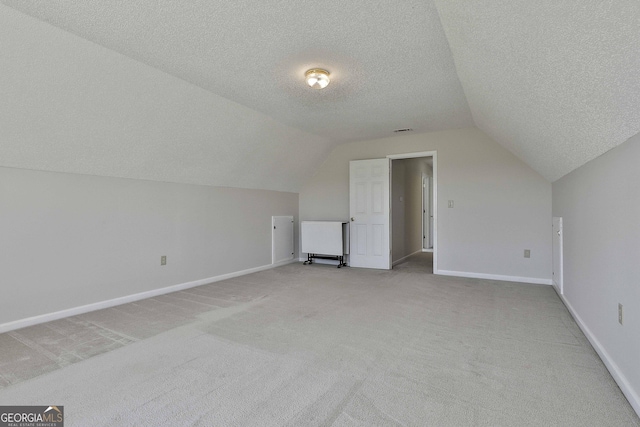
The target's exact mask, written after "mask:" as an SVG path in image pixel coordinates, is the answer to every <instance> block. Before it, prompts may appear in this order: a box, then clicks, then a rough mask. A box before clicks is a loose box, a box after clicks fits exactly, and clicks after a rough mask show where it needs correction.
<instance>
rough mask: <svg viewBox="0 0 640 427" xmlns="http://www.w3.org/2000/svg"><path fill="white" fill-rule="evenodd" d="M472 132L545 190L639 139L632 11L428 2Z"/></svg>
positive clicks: (578, 4)
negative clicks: (518, 163)
mask: <svg viewBox="0 0 640 427" xmlns="http://www.w3.org/2000/svg"><path fill="white" fill-rule="evenodd" d="M436 4H437V7H438V11H439V12H440V16H441V20H442V23H443V27H444V29H445V32H446V34H447V37H448V40H449V44H450V46H451V50H452V53H453V56H454V59H455V63H456V68H457V71H458V75H459V77H460V80H461V82H462V85H463V87H464V91H465V94H466V98H467V100H468V102H469V106H470V108H471V111H472V114H473V118H474V121H475V123H476V125H477V126H478V127H479V128H480V129H482V130H483V131H485V132H486V133H487V134H488V135H489V136H491V137H492V138H493V139H495V140H496V141H497V142H499V143H500V144H501V145H503V146H504V147H506V148H507V149H509V150H510V151H512V152H513V153H514V154H516V155H517V156H519V157H520V158H521V159H523V160H524V161H526V162H527V163H528V164H529V165H531V166H532V167H533V168H534V169H536V170H537V171H538V172H539V173H540V174H542V175H543V176H544V177H545V178H547V179H548V180H550V181H554V180H556V179H558V178H560V177H562V176H564V175H565V174H567V173H569V172H570V171H572V170H573V169H575V168H577V167H579V166H581V165H583V164H584V163H586V162H588V161H589V160H591V159H593V158H595V157H597V156H599V155H600V154H602V153H604V152H606V151H607V150H609V149H611V148H613V147H615V146H617V145H619V144H621V143H622V142H624V141H626V140H627V139H628V138H630V137H631V136H633V135H635V134H637V133H638V132H640V74H639V70H640V49H639V48H638V47H639V46H640V24H639V23H640V2H638V1H637V0H616V1H613V0H608V1H600V0H593V1H584V0H571V1H561V2H559V1H556V0H543V1H528V0H515V1H513V0H508V1H507V0H502V1H494V0H484V1H458V2H452V1H446V0H436Z"/></svg>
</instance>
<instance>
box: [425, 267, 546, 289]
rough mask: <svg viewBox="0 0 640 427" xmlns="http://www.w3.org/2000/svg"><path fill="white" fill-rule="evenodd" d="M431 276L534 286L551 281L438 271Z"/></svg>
mask: <svg viewBox="0 0 640 427" xmlns="http://www.w3.org/2000/svg"><path fill="white" fill-rule="evenodd" d="M433 274H440V275H442V276H456V277H469V278H472V279H488V280H501V281H505V282H520V283H532V284H534V285H551V284H552V283H551V279H538V278H536V277H518V276H502V275H500V274H485V273H469V272H467V271H450V270H438V271H434V272H433Z"/></svg>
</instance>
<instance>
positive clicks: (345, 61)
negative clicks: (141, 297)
mask: <svg viewBox="0 0 640 427" xmlns="http://www.w3.org/2000/svg"><path fill="white" fill-rule="evenodd" d="M1 1H2V3H4V4H5V5H8V6H10V7H12V8H14V9H16V10H18V11H20V12H22V13H25V14H27V15H30V16H32V17H35V18H37V19H39V20H41V21H45V22H47V23H50V24H52V25H53V26H56V27H59V28H61V29H63V30H66V31H68V32H70V33H72V34H75V35H77V36H80V37H81V38H83V39H86V40H89V41H91V42H93V43H96V44H98V45H101V46H104V47H106V48H108V49H111V50H113V51H116V52H119V53H120V54H123V55H125V56H126V57H128V58H131V59H133V60H135V61H139V62H141V63H144V64H147V65H149V66H151V67H154V68H155V69H158V70H161V71H163V72H165V73H168V74H170V75H172V76H175V77H177V78H179V79H182V80H184V81H186V82H189V83H191V84H193V85H195V86H197V87H199V88H202V89H205V90H206V91H208V92H210V93H212V94H213V95H215V96H216V97H220V98H224V99H226V100H230V101H232V102H233V103H234V105H235V104H236V103H237V104H239V106H238V108H240V107H242V108H248V109H250V110H253V111H255V112H256V113H257V114H259V117H260V119H259V120H269V119H273V120H275V121H276V122H277V123H278V125H277V126H270V127H269V128H270V129H271V130H272V131H273V132H276V134H277V133H278V132H280V133H281V134H282V135H283V137H282V138H281V139H283V140H287V141H289V140H292V141H293V140H295V139H300V147H304V148H305V149H306V148H308V146H309V142H310V141H311V142H313V147H314V148H311V149H310V150H309V156H311V157H313V156H315V157H316V160H317V157H318V156H321V155H324V154H326V152H327V150H328V149H330V148H331V147H333V146H335V144H339V143H344V142H348V141H354V140H366V139H373V138H381V137H387V136H390V135H392V131H393V130H394V129H398V128H413V129H414V131H415V132H429V131H437V130H444V129H452V128H462V127H470V126H474V125H475V126H477V127H479V128H480V129H482V130H483V131H484V132H486V133H487V134H488V135H489V136H491V137H492V138H493V139H495V140H496V141H497V142H498V143H500V144H501V145H503V146H504V147H505V148H507V149H509V150H510V151H512V152H513V153H514V154H515V155H517V156H518V157H520V158H521V159H523V160H524V161H525V162H527V163H528V164H529V165H530V166H531V167H533V168H534V169H536V170H537V171H538V172H539V173H541V174H542V175H543V176H544V177H546V178H547V179H549V180H550V181H553V180H555V179H558V178H560V177H561V176H563V175H565V174H566V173H568V172H570V171H571V170H573V169H575V168H576V167H578V166H580V165H582V164H584V163H585V162H587V161H589V160H591V159H592V158H594V157H596V156H598V155H600V154H602V153H603V152H605V151H607V150H608V149H610V148H613V147H614V146H616V145H618V144H620V143H622V142H624V141H625V140H626V139H628V138H629V137H631V136H632V135H634V134H636V133H638V132H639V131H640V77H639V76H640V49H638V46H640V24H639V22H640V2H637V0H615V1H614V0H608V1H602V0H590V1H584V0H572V1H558V0H541V1H530V0H529V1H525V0H499V1H496V0H475V1H471V0H467V1H448V0H435V1H431V0H405V1H339V0H326V1H324V2H316V1H310V0H296V1H285V0H261V1H249V0H236V1H212V0H206V1H205V0H190V1H184V0H183V1H169V0H160V1H158V0H129V1H102V2H97V1H86V0H66V1H63V0H58V1H55V0H50V1H46V2H43V1H38V0H1ZM312 67H322V68H326V69H328V70H329V71H330V72H331V76H332V82H331V84H330V85H329V87H328V88H327V89H325V90H322V91H314V90H311V89H309V88H308V87H306V86H305V85H304V83H303V76H304V72H305V71H306V70H307V69H309V68H312ZM216 99H217V98H216ZM216 102H217V101H216ZM225 105H226V104H225ZM234 108H235V107H234ZM243 114H249V113H246V112H245V113H243ZM251 114H253V113H251ZM256 117H258V116H256ZM212 120H213V121H214V122H215V119H212ZM256 120H258V119H256ZM219 121H220V126H222V127H224V125H225V122H228V120H227V119H219ZM238 125H239V126H242V124H241V123H238ZM212 126H214V127H215V123H214V125H212ZM249 126H251V125H250V124H249ZM278 126H284V127H282V129H281V130H279V131H278V130H277V129H276V131H274V130H273V129H274V128H278ZM236 129H237V128H236ZM278 129H280V128H278ZM212 132H213V131H212ZM229 132H232V130H229ZM300 132H301V133H300ZM285 134H286V135H285ZM225 135H226V134H223V135H217V138H216V141H215V142H214V141H211V143H212V144H223V145H224V144H228V142H225ZM274 135H275V134H274ZM274 135H272V137H273V138H275V139H277V136H274ZM206 138H207V137H206V136H205V135H203V136H202V139H203V141H204V140H206ZM229 138H231V140H233V137H232V136H229ZM203 141H200V142H199V143H198V144H192V145H189V144H184V145H183V146H182V147H181V150H186V151H189V150H192V151H193V153H192V156H191V158H190V159H188V161H191V162H196V160H195V159H196V158H197V157H199V156H202V150H205V148H203V144H204V143H205V142H203ZM264 142H265V141H264V140H261V138H260V137H259V136H258V134H251V135H247V137H246V138H244V139H243V142H242V143H243V144H245V145H243V151H244V155H246V154H247V153H249V152H251V150H252V149H253V148H255V149H261V150H266V149H265V147H264ZM305 143H306V144H307V145H305ZM292 144H293V145H295V143H294V142H292ZM290 149H291V147H290V146H289V145H287V146H284V145H283V146H282V147H278V150H276V151H277V154H276V155H277V156H279V157H278V158H280V159H282V160H283V161H284V160H285V158H286V154H284V153H286V152H288V151H289V150H290ZM267 151H268V150H267ZM225 153H226V154H225V155H227V156H229V155H230V154H229V153H228V152H226V151H225ZM265 153H266V151H265ZM210 154H211V155H212V156H214V155H216V154H215V153H210ZM140 155H141V156H142V155H144V153H140ZM181 155H185V154H184V153H182V154H181ZM299 155H300V156H303V154H299ZM271 157H273V156H271V155H269V154H264V155H263V156H262V158H263V159H267V158H271ZM312 160H313V159H312ZM185 161H186V160H185ZM235 161H237V159H236V160H235ZM258 161H259V159H256V162H258ZM226 163H229V162H228V161H227V162H226ZM272 163H274V164H275V163H277V159H275V157H273V161H272ZM256 164H257V163H256ZM307 164H308V163H305V161H302V160H301V161H300V162H297V165H298V167H299V169H300V170H298V171H297V172H295V173H293V174H292V175H290V176H288V175H287V176H283V177H282V179H283V182H284V181H285V180H299V179H301V178H304V177H305V174H304V173H303V171H302V170H303V169H304V170H306V169H308V168H307V167H306V166H307ZM191 166H192V167H193V168H195V169H197V168H198V167H201V166H198V165H193V164H192V165H191ZM249 168H251V166H249ZM268 169H269V168H266V169H264V171H263V172H262V174H263V175H265V176H266V175H268V173H269V172H268ZM270 170H273V168H270ZM176 173H179V171H176ZM203 173H204V172H203ZM149 174H151V175H152V174H153V171H150V172H149ZM123 175H126V174H123ZM221 176H222V175H221ZM142 177H145V176H142ZM159 179H163V178H162V177H160V178H159ZM165 179H167V180H171V178H170V177H169V178H165ZM221 179H222V178H220V179H217V178H216V179H213V180H212V179H209V180H207V178H206V177H203V178H201V179H200V178H198V179H192V180H191V181H194V182H196V183H211V184H220V182H222V181H224V180H223V179H222V181H220V180H221ZM257 179H258V180H261V179H266V178H265V177H264V176H262V175H260V176H259V177H258V178H257ZM183 181H189V179H187V178H185V179H184V180H183ZM222 184H224V182H222ZM244 186H247V187H252V186H254V187H255V186H256V184H255V182H247V184H246V185H244ZM266 187H267V188H272V189H285V190H295V188H294V187H289V186H287V185H285V184H282V183H275V182H274V183H271V184H270V185H266Z"/></svg>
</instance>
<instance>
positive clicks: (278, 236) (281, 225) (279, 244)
mask: <svg viewBox="0 0 640 427" xmlns="http://www.w3.org/2000/svg"><path fill="white" fill-rule="evenodd" d="M271 226H272V230H271V232H272V234H271V262H272V263H273V264H276V263H279V262H283V261H288V260H291V259H293V255H294V254H293V217H292V216H272V217H271Z"/></svg>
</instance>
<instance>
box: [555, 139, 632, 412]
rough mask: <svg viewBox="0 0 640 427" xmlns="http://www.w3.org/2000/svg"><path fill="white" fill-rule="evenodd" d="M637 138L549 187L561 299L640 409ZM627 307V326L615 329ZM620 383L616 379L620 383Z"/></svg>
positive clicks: (625, 313)
mask: <svg viewBox="0 0 640 427" xmlns="http://www.w3.org/2000/svg"><path fill="white" fill-rule="evenodd" d="M639 159H640V135H636V136H634V137H633V138H631V139H630V140H629V141H627V142H625V143H624V144H622V145H620V146H618V147H617V148H614V149H613V150H611V151H609V152H607V153H605V154H603V155H602V156H600V157H598V158H596V159H594V160H592V161H591V162H589V163H587V164H586V165H584V166H582V167H580V168H578V169H576V170H575V171H573V172H571V173H570V174H568V175H566V176H565V177H563V178H561V179H559V180H558V181H555V182H554V183H553V215H554V216H560V217H562V218H563V227H564V233H563V234H564V235H563V243H564V251H563V255H564V296H565V299H566V301H567V302H568V303H569V305H570V306H571V307H572V308H573V310H574V312H575V313H576V314H577V315H578V316H579V318H580V319H581V321H582V323H583V324H584V326H586V327H587V328H588V330H589V331H590V333H591V334H592V336H593V337H594V338H595V339H596V340H597V341H598V342H599V344H600V345H601V346H602V348H603V349H604V351H605V352H606V353H608V356H609V358H610V360H611V361H612V362H613V363H614V364H615V365H617V368H618V369H619V373H620V374H621V375H622V376H623V382H624V381H626V382H627V383H628V384H629V387H630V388H631V389H632V390H633V392H634V393H635V396H636V408H638V407H639V406H638V405H640V400H638V396H640V363H639V361H640V335H639V333H638V332H639V331H640V268H639V267H638V263H639V261H640V167H639V166H638V165H639V162H638V160H639ZM618 303H622V304H623V306H624V326H621V325H620V324H619V323H618ZM618 383H620V381H618Z"/></svg>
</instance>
